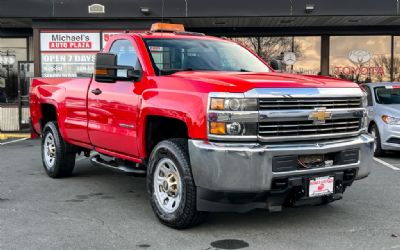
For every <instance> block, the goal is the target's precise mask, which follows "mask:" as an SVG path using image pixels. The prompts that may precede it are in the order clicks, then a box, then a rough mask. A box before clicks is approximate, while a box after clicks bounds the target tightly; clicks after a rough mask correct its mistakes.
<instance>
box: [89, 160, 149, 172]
mask: <svg viewBox="0 0 400 250" xmlns="http://www.w3.org/2000/svg"><path fill="white" fill-rule="evenodd" d="M90 162H91V163H92V164H93V165H94V166H98V167H104V168H108V169H111V170H114V171H117V172H122V173H126V174H129V175H135V176H145V175H146V173H147V171H146V169H143V168H136V167H135V166H127V165H124V164H120V163H118V162H117V161H114V160H111V161H107V160H104V159H103V158H101V156H100V155H94V156H92V157H90Z"/></svg>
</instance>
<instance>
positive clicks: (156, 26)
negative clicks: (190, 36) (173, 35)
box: [150, 23, 185, 32]
mask: <svg viewBox="0 0 400 250" xmlns="http://www.w3.org/2000/svg"><path fill="white" fill-rule="evenodd" d="M150 31H152V32H158V31H167V32H184V31H185V27H184V26H183V24H175V23H153V24H152V25H151V29H150Z"/></svg>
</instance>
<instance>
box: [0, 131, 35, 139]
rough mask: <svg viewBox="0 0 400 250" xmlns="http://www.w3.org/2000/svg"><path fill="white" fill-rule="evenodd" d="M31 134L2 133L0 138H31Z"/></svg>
mask: <svg viewBox="0 0 400 250" xmlns="http://www.w3.org/2000/svg"><path fill="white" fill-rule="evenodd" d="M30 137H31V134H26V133H15V134H8V133H4V134H3V133H0V140H7V139H9V138H30Z"/></svg>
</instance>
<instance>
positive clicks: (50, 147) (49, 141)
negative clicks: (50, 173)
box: [43, 133, 56, 170]
mask: <svg viewBox="0 0 400 250" xmlns="http://www.w3.org/2000/svg"><path fill="white" fill-rule="evenodd" d="M43 147H44V160H45V162H46V168H47V169H49V170H50V169H52V168H53V167H54V165H55V162H56V143H55V140H54V136H53V135H52V134H51V133H48V134H47V135H46V137H45V139H44V143H43Z"/></svg>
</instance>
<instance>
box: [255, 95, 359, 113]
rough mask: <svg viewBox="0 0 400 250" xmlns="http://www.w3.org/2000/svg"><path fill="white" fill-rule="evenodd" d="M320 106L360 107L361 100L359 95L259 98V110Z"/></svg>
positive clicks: (338, 107) (337, 107)
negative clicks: (351, 96)
mask: <svg viewBox="0 0 400 250" xmlns="http://www.w3.org/2000/svg"><path fill="white" fill-rule="evenodd" d="M322 107H325V108H327V109H342V108H360V107H362V100H361V98H360V97H354V98H349V97H344V98H261V99H259V108H260V110H286V109H314V108H322Z"/></svg>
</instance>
